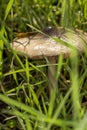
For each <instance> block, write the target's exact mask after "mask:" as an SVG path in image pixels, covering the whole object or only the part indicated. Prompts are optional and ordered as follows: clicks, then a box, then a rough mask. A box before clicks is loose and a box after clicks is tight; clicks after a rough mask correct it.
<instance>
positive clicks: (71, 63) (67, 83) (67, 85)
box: [0, 0, 87, 130]
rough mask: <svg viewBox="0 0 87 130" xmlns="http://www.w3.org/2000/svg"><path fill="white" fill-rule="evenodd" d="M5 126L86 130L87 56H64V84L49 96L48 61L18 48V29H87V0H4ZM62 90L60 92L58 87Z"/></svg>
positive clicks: (0, 48) (1, 88)
mask: <svg viewBox="0 0 87 130" xmlns="http://www.w3.org/2000/svg"><path fill="white" fill-rule="evenodd" d="M0 5H1V10H0V16H1V17H0V26H1V30H0V129H1V130H11V129H13V130H16V129H18V130H86V129H87V118H86V116H87V112H86V108H87V96H86V95H87V85H86V84H87V80H86V79H87V69H86V68H87V54H86V51H85V52H84V54H79V55H78V54H77V52H76V51H74V50H73V52H72V54H74V55H72V54H71V56H70V58H67V59H63V56H61V55H60V56H59V57H58V61H57V63H56V64H55V65H56V67H57V71H56V73H55V74H54V76H55V81H56V82H57V83H58V88H57V87H56V84H55V88H54V89H53V91H52V92H51V96H50V97H49V91H48V85H49V83H50V81H49V80H48V77H47V67H48V65H49V64H48V62H47V60H45V59H44V60H38V61H35V60H31V59H28V57H19V56H18V55H17V54H16V53H15V52H12V49H11V47H10V44H9V43H10V42H11V41H12V39H13V38H14V37H15V34H14V32H27V31H33V29H31V28H29V27H28V26H27V25H28V24H29V25H31V26H34V27H35V28H38V29H40V30H42V29H43V28H45V27H47V26H63V27H67V28H79V29H82V30H83V31H87V30H86V26H87V24H86V20H87V18H86V14H87V6H86V5H87V2H86V0H83V1H81V0H78V1H74V0H71V1H69V0H64V1H62V0H58V1H56V0H53V1H51V0H48V1H45V0H33V1H29V0H20V1H17V0H15V1H14V0H8V1H6V0H5V1H4V2H3V0H1V1H0ZM57 89H58V90H57Z"/></svg>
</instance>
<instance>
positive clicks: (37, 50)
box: [11, 27, 87, 59]
mask: <svg viewBox="0 0 87 130" xmlns="http://www.w3.org/2000/svg"><path fill="white" fill-rule="evenodd" d="M43 32H44V34H42V33H39V32H38V33H34V34H32V35H30V36H27V37H21V38H19V37H17V38H15V39H14V40H13V42H12V43H11V45H12V48H13V49H14V50H16V51H17V52H18V53H19V54H22V55H28V56H29V57H30V58H32V59H41V58H43V56H46V57H51V56H58V55H60V54H61V53H62V54H64V55H65V56H67V55H69V53H70V50H71V48H70V47H69V46H66V45H63V44H62V43H61V42H59V41H58V42H57V41H56V40H55V39H54V38H59V39H60V40H62V41H63V42H67V43H68V44H69V45H72V46H74V47H76V48H77V49H78V50H79V51H84V47H83V45H84V43H87V33H83V32H81V31H72V30H70V29H64V28H61V27H60V28H49V29H45V30H44V31H43Z"/></svg>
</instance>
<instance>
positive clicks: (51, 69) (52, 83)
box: [48, 57, 57, 94]
mask: <svg viewBox="0 0 87 130" xmlns="http://www.w3.org/2000/svg"><path fill="white" fill-rule="evenodd" d="M48 61H49V66H48V80H49V94H51V91H52V89H53V88H54V87H57V81H56V70H57V68H56V65H55V64H56V58H55V57H50V58H48Z"/></svg>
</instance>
